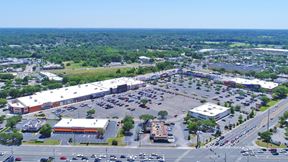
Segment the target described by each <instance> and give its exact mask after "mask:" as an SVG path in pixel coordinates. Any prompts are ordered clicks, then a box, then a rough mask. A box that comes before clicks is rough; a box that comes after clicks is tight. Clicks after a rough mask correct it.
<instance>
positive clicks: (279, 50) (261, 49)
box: [254, 48, 288, 52]
mask: <svg viewBox="0 0 288 162" xmlns="http://www.w3.org/2000/svg"><path fill="white" fill-rule="evenodd" d="M254 49H255V50H259V51H270V52H288V50H287V49H280V48H254Z"/></svg>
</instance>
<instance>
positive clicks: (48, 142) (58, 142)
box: [23, 139, 60, 145]
mask: <svg viewBox="0 0 288 162" xmlns="http://www.w3.org/2000/svg"><path fill="white" fill-rule="evenodd" d="M23 144H27V145H59V144H60V141H59V140H53V139H47V140H44V141H34V140H33V141H24V142H23Z"/></svg>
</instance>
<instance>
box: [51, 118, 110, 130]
mask: <svg viewBox="0 0 288 162" xmlns="http://www.w3.org/2000/svg"><path fill="white" fill-rule="evenodd" d="M108 123H109V120H108V119H71V118H63V119H61V120H60V121H59V122H58V123H57V124H55V125H54V128H87V129H88V128H95V129H106V127H107V125H108Z"/></svg>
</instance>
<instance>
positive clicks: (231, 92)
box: [27, 75, 271, 146]
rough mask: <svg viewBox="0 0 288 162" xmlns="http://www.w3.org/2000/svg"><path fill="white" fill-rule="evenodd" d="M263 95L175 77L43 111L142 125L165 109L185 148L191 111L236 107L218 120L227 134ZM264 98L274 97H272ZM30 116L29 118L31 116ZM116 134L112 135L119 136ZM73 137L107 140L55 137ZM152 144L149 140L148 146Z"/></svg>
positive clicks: (56, 115) (207, 137) (129, 140)
mask: <svg viewBox="0 0 288 162" xmlns="http://www.w3.org/2000/svg"><path fill="white" fill-rule="evenodd" d="M262 95H263V94H262V93H260V92H254V91H250V90H247V89H240V88H230V87H227V86H225V85H223V84H219V83H215V82H214V81H213V80H209V79H206V78H196V77H189V76H181V75H174V76H172V77H168V78H163V79H159V80H157V81H151V82H148V83H147V86H146V87H143V88H140V89H137V90H133V91H128V92H124V93H119V94H113V95H107V96H104V97H100V98H96V99H91V100H87V101H83V102H80V103H76V104H72V105H68V106H64V107H61V108H54V109H48V110H45V111H43V113H44V114H45V116H46V118H48V119H59V118H60V117H68V118H69V117H70V118H107V119H111V120H114V121H115V122H119V121H120V120H121V119H123V118H124V117H125V116H127V115H129V116H133V117H134V118H135V120H136V122H139V121H140V119H139V117H140V116H141V115H143V114H150V115H153V116H155V117H157V116H158V112H159V111H161V110H166V111H167V112H168V116H167V120H175V123H176V126H177V127H176V128H177V129H176V131H175V132H173V133H174V134H175V139H176V141H175V143H176V144H177V145H182V146H183V145H187V128H186V127H185V125H184V126H183V125H181V124H180V123H181V122H182V120H181V119H183V117H184V116H185V115H186V113H187V112H188V111H189V110H190V109H192V108H194V107H197V106H200V105H202V104H203V103H205V102H212V103H215V104H218V105H222V106H225V107H230V106H232V107H234V110H235V113H234V114H230V115H228V116H226V117H225V118H222V119H221V120H218V121H217V124H218V125H219V128H220V130H221V132H222V133H225V132H228V131H229V130H230V129H233V128H234V127H236V126H237V125H238V124H239V117H240V116H242V118H243V121H245V120H246V118H247V116H248V114H249V113H251V111H252V110H256V108H257V107H258V106H259V105H260V104H261V100H260V98H261V96H262ZM265 95H267V96H268V97H271V95H269V94H265ZM144 101H145V102H144ZM89 110H95V114H94V113H92V114H90V115H88V114H87V112H88V111H89ZM255 113H256V111H255ZM33 115H35V114H31V115H30V117H32V116H33ZM27 116H28V117H29V114H28V115H27ZM178 117H179V119H178ZM180 117H181V119H180ZM176 118H177V119H176ZM116 127H117V124H116ZM116 129H118V128H116ZM111 130H112V129H111ZM131 131H132V132H133V133H134V135H135V134H136V132H135V129H132V130H131ZM115 132H117V131H115ZM115 132H114V133H111V134H116V133H115ZM179 132H180V133H179ZM109 134H110V133H109ZM211 137H212V134H211V132H210V133H204V134H203V135H202V137H201V138H202V139H201V141H202V142H206V141H208V140H210V138H211ZM53 138H54V137H53ZM70 138H75V140H76V141H78V142H80V143H85V142H87V141H92V143H93V142H103V141H104V140H102V141H101V140H99V139H95V138H94V136H93V135H87V136H83V135H73V136H71V135H67V134H58V135H55V139H64V140H62V141H63V143H67V141H68V139H70ZM134 138H135V137H134V136H133V137H127V138H125V142H126V143H128V144H133V145H137V144H136V142H135V140H134ZM193 140H194V139H192V141H193ZM144 142H145V141H144ZM149 142H150V141H146V143H149Z"/></svg>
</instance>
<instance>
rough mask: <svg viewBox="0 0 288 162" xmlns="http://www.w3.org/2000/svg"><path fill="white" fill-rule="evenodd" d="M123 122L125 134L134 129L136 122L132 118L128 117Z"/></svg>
mask: <svg viewBox="0 0 288 162" xmlns="http://www.w3.org/2000/svg"><path fill="white" fill-rule="evenodd" d="M121 122H122V124H123V126H122V129H123V131H124V133H127V132H129V131H130V130H131V129H132V128H134V120H133V117H132V116H126V117H125V118H124V119H123V120H122V121H121Z"/></svg>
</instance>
